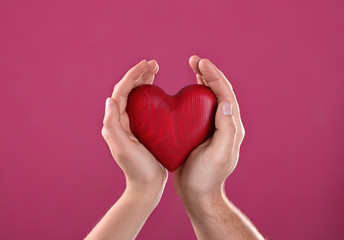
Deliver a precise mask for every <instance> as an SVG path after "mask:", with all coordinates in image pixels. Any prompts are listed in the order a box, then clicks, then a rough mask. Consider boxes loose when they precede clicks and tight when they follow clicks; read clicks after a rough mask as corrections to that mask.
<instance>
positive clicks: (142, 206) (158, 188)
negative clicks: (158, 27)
mask: <svg viewBox="0 0 344 240" xmlns="http://www.w3.org/2000/svg"><path fill="white" fill-rule="evenodd" d="M158 70H159V66H158V64H157V62H156V61H154V60H152V61H149V62H147V61H146V60H143V61H141V62H140V63H139V64H137V65H136V66H134V67H133V68H131V69H130V70H129V71H128V72H127V73H126V74H125V76H124V77H123V78H122V80H121V81H119V82H118V83H117V84H116V86H115V88H114V91H113V93H112V96H111V98H108V99H107V100H106V107H105V116H104V121H103V128H102V131H101V133H102V135H103V137H104V139H105V141H106V142H107V144H108V145H109V148H110V151H111V154H112V156H113V157H114V159H115V160H116V162H117V164H118V166H119V167H120V168H121V169H122V170H123V172H124V175H125V177H126V185H127V187H126V189H125V191H124V193H123V195H122V196H121V197H120V199H118V201H117V202H116V203H115V204H114V205H113V206H112V207H111V208H110V210H109V211H108V212H107V213H106V214H105V216H104V217H103V218H102V219H101V220H100V222H99V223H98V224H97V225H96V226H95V227H94V229H93V230H92V231H91V232H90V233H89V234H88V236H87V237H86V238H85V239H87V240H91V239H97V240H106V239H109V240H110V239H111V240H113V239H120V240H123V239H134V238H135V237H136V236H137V234H138V233H139V231H140V230H141V228H142V226H143V224H144V223H145V221H146V220H147V218H148V216H149V215H150V214H151V212H152V211H153V210H154V209H155V207H156V205H157V204H158V202H159V200H160V198H161V195H162V192H163V190H164V187H165V184H166V181H167V176H168V175H167V170H166V169H165V168H164V167H163V166H162V165H160V163H159V162H158V161H157V160H156V159H155V158H154V157H153V155H152V154H151V153H150V152H149V151H148V150H147V149H146V148H145V147H144V146H143V145H142V144H141V143H140V142H139V141H138V140H137V139H136V138H135V137H134V135H133V134H132V132H131V131H130V128H129V119H128V114H127V113H126V111H125V109H126V106H127V97H128V94H129V92H130V91H131V90H132V89H133V88H134V87H135V86H138V85H141V84H152V83H153V80H154V76H155V74H156V73H157V72H158Z"/></svg>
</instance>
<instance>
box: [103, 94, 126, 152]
mask: <svg viewBox="0 0 344 240" xmlns="http://www.w3.org/2000/svg"><path fill="white" fill-rule="evenodd" d="M102 135H103V137H104V139H105V140H106V142H107V143H108V145H109V147H110V148H114V149H121V148H123V147H125V146H126V145H127V144H128V141H130V139H129V137H128V135H127V134H126V132H125V131H124V129H123V127H122V124H121V122H120V113H119V107H118V104H117V102H116V100H114V99H113V98H111V97H109V98H107V99H106V104H105V116H104V119H103V129H102Z"/></svg>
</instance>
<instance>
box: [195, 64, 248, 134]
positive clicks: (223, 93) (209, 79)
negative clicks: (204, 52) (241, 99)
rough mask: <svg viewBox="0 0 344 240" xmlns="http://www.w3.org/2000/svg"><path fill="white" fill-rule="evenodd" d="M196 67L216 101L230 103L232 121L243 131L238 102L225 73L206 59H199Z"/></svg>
mask: <svg viewBox="0 0 344 240" xmlns="http://www.w3.org/2000/svg"><path fill="white" fill-rule="evenodd" d="M198 67H199V70H200V72H201V73H202V77H203V80H204V81H205V83H207V84H208V86H209V87H210V88H211V90H212V91H213V92H214V94H215V95H216V98H217V102H218V103H219V102H221V101H223V100H227V101H230V102H231V103H232V105H233V116H234V121H235V123H236V125H237V127H238V129H239V130H240V132H243V131H244V130H243V125H242V122H241V117H240V109H239V104H238V101H237V99H236V96H235V94H234V91H233V88H232V86H231V84H230V83H229V81H228V80H227V78H226V77H225V75H224V74H223V73H222V72H221V71H220V70H219V69H218V68H217V67H216V66H215V65H214V64H213V63H212V62H210V61H209V60H208V59H201V60H200V61H199V63H198Z"/></svg>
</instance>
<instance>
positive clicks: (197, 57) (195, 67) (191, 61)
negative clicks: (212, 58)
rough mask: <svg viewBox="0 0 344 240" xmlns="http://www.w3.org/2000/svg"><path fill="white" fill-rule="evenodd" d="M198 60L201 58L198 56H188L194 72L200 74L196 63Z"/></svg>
mask: <svg viewBox="0 0 344 240" xmlns="http://www.w3.org/2000/svg"><path fill="white" fill-rule="evenodd" d="M200 60H201V58H200V57H199V56H197V55H192V56H191V57H190V58H189V65H190V67H191V68H192V70H193V71H194V72H195V73H196V74H199V75H202V74H201V72H200V70H199V68H198V63H199V61H200Z"/></svg>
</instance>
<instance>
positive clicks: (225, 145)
mask: <svg viewBox="0 0 344 240" xmlns="http://www.w3.org/2000/svg"><path fill="white" fill-rule="evenodd" d="M236 132H237V125H236V123H235V121H234V117H233V105H232V103H231V102H229V101H226V100H224V101H221V102H220V103H219V104H218V105H217V110H216V114H215V132H214V135H213V138H212V141H211V143H210V144H211V145H213V146H214V147H216V148H218V150H219V151H220V150H222V151H220V152H223V151H231V150H232V147H233V145H234V140H235V135H236ZM216 152H217V151H216ZM229 153H230V152H228V153H227V154H229Z"/></svg>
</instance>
